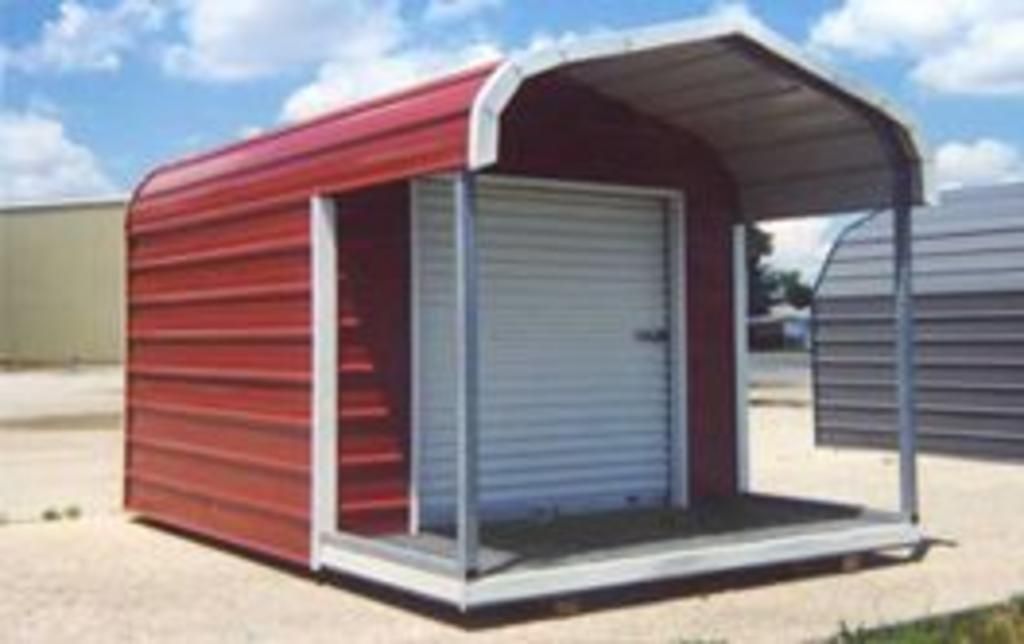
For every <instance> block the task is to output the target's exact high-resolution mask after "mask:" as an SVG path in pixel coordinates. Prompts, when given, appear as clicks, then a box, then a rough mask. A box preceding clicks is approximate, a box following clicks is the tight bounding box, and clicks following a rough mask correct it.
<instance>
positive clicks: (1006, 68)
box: [810, 0, 1024, 95]
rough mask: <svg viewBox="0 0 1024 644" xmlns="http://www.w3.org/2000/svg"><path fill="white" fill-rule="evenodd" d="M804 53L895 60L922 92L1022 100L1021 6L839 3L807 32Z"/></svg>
mask: <svg viewBox="0 0 1024 644" xmlns="http://www.w3.org/2000/svg"><path fill="white" fill-rule="evenodd" d="M810 43H811V46H812V47H814V48H816V49H819V50H823V51H826V52H828V51H841V52H847V53H850V54H853V55H855V56H859V57H864V58H877V57H882V56H901V57H904V58H907V59H909V60H910V61H911V64H912V66H913V67H912V71H911V77H912V78H913V79H914V80H915V81H916V82H918V83H919V84H921V85H922V86H924V87H928V88H930V89H934V90H937V91H942V92H951V93H962V94H989V95H999V94H1024V2H1020V1H1019V0H929V2H926V3H924V2H898V1H893V0H845V2H844V3H843V4H842V5H841V6H840V7H839V8H837V9H835V10H832V11H830V12H828V13H826V14H825V15H824V16H823V17H822V18H821V19H820V20H819V21H818V22H817V23H816V24H815V25H814V26H813V28H812V29H811V36H810Z"/></svg>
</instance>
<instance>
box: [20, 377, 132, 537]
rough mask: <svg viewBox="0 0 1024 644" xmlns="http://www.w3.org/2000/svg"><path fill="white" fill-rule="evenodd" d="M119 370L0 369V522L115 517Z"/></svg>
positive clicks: (118, 485) (118, 499)
mask: <svg viewBox="0 0 1024 644" xmlns="http://www.w3.org/2000/svg"><path fill="white" fill-rule="evenodd" d="M121 392H122V371H121V369H120V368H119V367H88V368H86V367H83V368H78V369H67V370H59V371H56V370H55V371H0V519H2V520H3V521H6V522H22V521H36V520H38V519H40V517H41V516H42V514H43V513H44V512H48V511H54V510H56V511H58V512H67V511H68V510H72V511H77V512H80V513H84V514H87V515H97V514H109V513H114V512H118V511H119V508H120V502H121V476H120V468H121V454H122V451H121V431H120V430H121Z"/></svg>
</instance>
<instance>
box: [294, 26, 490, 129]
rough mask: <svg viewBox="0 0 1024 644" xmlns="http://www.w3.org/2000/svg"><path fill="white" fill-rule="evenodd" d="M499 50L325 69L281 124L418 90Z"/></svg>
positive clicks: (443, 51) (407, 56) (430, 53)
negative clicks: (431, 79)
mask: <svg viewBox="0 0 1024 644" xmlns="http://www.w3.org/2000/svg"><path fill="white" fill-rule="evenodd" d="M499 54H500V50H499V49H498V48H497V46H495V45H493V44H490V43H486V42H481V43H478V44H475V45H470V46H467V47H462V48H455V49H448V48H421V49H407V50H398V51H395V52H394V53H385V54H382V55H379V56H366V57H357V56H350V57H343V58H338V59H336V60H332V61H329V62H327V63H324V64H323V65H322V66H321V67H320V70H319V71H318V72H317V76H316V79H315V80H313V82H311V83H309V84H307V85H305V86H303V87H300V88H299V89H297V90H296V91H295V92H293V93H292V94H291V96H289V97H288V99H287V100H286V101H285V103H284V107H283V108H282V111H281V118H282V119H283V120H286V121H295V120H299V119H304V118H308V117H310V116H314V115H316V114H320V113H322V112H325V111H327V110H330V109H332V108H336V107H338V106H340V105H344V104H346V103H351V102H353V101H357V100H359V99H365V98H368V97H371V96H378V95H380V94H383V93H386V92H389V91H392V90H396V89H399V88H401V87H403V86H407V85H411V84H414V83H415V82H417V81H420V80H422V79H423V78H424V77H429V76H436V75H439V74H442V73H447V72H450V71H454V70H456V69H459V68H465V67H468V66H470V65H473V64H476V63H481V62H483V61H485V60H490V59H494V58H496V57H497V56H498V55H499Z"/></svg>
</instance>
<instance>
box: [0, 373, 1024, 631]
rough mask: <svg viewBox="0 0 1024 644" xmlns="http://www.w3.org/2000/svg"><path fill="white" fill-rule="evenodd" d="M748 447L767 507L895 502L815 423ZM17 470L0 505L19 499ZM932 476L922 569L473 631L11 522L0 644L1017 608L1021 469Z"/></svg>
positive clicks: (242, 563)
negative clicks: (774, 499) (789, 497)
mask: <svg viewBox="0 0 1024 644" xmlns="http://www.w3.org/2000/svg"><path fill="white" fill-rule="evenodd" d="M2 388H3V387H0V389H2ZM790 389H793V387H790ZM4 433H5V430H3V429H0V435H3V434H4ZM107 434H108V435H113V436H115V438H116V436H117V434H116V433H111V432H107ZM47 435H48V436H54V437H55V439H56V437H57V435H53V434H50V433H47ZM75 435H78V434H75ZM751 435H752V450H751V452H752V454H753V457H754V463H753V468H752V481H753V483H754V487H755V489H757V490H759V491H765V492H776V493H789V494H801V495H805V496H818V497H831V498H836V499H844V500H854V501H861V502H869V503H872V504H874V505H879V506H886V505H888V506H889V507H892V505H893V504H894V502H895V488H896V479H895V464H894V461H893V459H892V457H891V456H888V455H884V454H879V453H874V452H866V451H836V450H831V449H815V448H814V447H813V445H812V434H811V426H810V415H809V412H808V410H807V409H806V408H801V407H798V406H794V405H792V404H784V405H781V406H775V405H771V404H766V405H761V406H758V407H756V408H755V411H754V414H753V418H752V428H751ZM68 436H70V434H68ZM64 440H65V437H64V436H61V437H60V438H59V440H55V442H64ZM8 449H9V447H7V445H6V444H5V445H4V446H3V448H2V451H0V454H4V455H5V456H4V458H10V456H9V455H7V451H8ZM95 449H103V448H102V447H100V446H99V445H98V444H97V446H96V447H95ZM82 453H83V454H84V453H85V452H84V451H83V452H82ZM108 462H112V463H115V464H116V463H117V462H118V461H117V459H116V458H115V459H108ZM6 463H7V462H6V461H0V464H2V465H0V467H2V469H0V490H3V489H5V488H8V487H14V488H16V489H18V490H21V491H22V492H24V490H25V489H26V487H25V483H24V482H23V481H19V480H16V479H15V476H17V472H18V471H17V470H14V476H12V475H11V470H10V469H9V468H8V467H7V466H6ZM69 466H70V464H69ZM921 478H922V481H921V483H922V499H923V504H924V507H923V512H924V518H925V528H926V531H927V532H928V534H929V535H930V536H932V537H934V538H936V539H938V540H940V543H939V544H938V545H936V546H935V547H934V548H932V549H931V551H930V552H929V554H928V556H927V557H926V558H925V559H924V560H923V561H920V562H917V563H900V564H899V565H872V566H869V567H867V568H865V569H863V570H861V571H860V572H856V573H845V574H840V573H832V574H803V575H793V574H792V573H787V574H785V575H783V577H784V578H780V577H779V575H780V574H781V573H779V574H777V575H776V576H775V577H774V578H772V577H764V576H759V577H757V578H753V579H743V580H736V583H726V584H723V583H717V584H714V585H711V586H709V585H707V584H703V585H700V586H697V585H693V584H690V585H687V584H675V585H672V586H671V587H665V588H662V589H659V590H658V591H655V592H650V593H647V594H644V595H640V597H641V598H642V599H643V601H637V602H628V603H627V602H624V601H622V600H623V599H625V598H626V596H627V595H623V594H622V593H618V594H617V595H618V596H615V597H612V598H611V601H609V600H608V599H609V598H607V597H606V598H602V600H600V601H598V600H584V602H583V610H582V611H581V612H579V613H578V614H573V615H569V616H561V617H558V616H554V615H553V614H552V612H551V611H550V610H548V606H547V605H545V606H544V607H542V608H536V607H535V608H531V609H530V610H528V611H523V610H516V611H512V612H509V611H503V612H501V613H497V614H492V615H486V616H484V617H481V618H477V619H475V620H474V621H473V622H464V621H461V620H458V619H455V618H454V616H453V615H452V614H451V613H449V612H447V611H444V610H437V609H434V610H428V609H427V608H426V607H424V606H422V605H420V604H409V603H408V602H404V601H401V600H399V599H398V598H396V597H394V596H390V595H386V596H385V597H384V598H383V599H384V600H382V598H381V597H379V596H377V595H375V594H373V593H368V592H366V589H365V588H362V589H353V583H352V582H349V581H343V582H340V583H338V584H328V583H318V582H316V581H314V580H311V579H309V578H307V577H305V576H303V575H301V574H296V573H294V572H289V571H286V570H282V569H279V568H275V567H272V566H268V565H265V564H263V563H260V562H257V561H253V560H249V559H246V558H244V557H242V556H239V555H236V554H233V553H231V552H227V551H225V550H221V549H216V548H211V547H209V546H207V545H204V544H202V543H200V542H198V541H195V540H192V539H188V538H184V537H181V536H178V535H175V534H171V533H169V532H165V531H161V530H158V529H155V528H151V527H148V526H146V525H143V524H138V523H133V522H131V521H129V520H128V519H127V518H125V517H123V516H119V515H110V514H107V515H100V516H91V517H88V518H85V519H82V520H78V521H58V522H50V523H41V522H35V523H15V524H10V525H7V526H6V527H2V528H0V588H2V589H3V591H0V641H12V642H38V641H46V642H49V641H62V640H72V639H73V640H75V641H76V642H109V641H126V642H135V641H139V642H141V641H188V642H205V641H229V642H235V641H237V642H250V641H274V642H277V641H304V642H320V641H323V642H327V641H339V640H342V641H346V642H364V641H379V642H396V641H401V642H435V641H444V642H449V641H458V640H463V639H467V638H473V639H474V640H482V641H507V642H524V641H526V642H535V641H536V642H550V641H566V642H568V641H601V642H635V641H645V642H646V641H650V642H673V641H675V642H678V641H685V640H689V639H705V640H706V639H720V640H723V639H724V640H728V641H735V642H787V641H806V640H808V639H817V638H822V637H825V636H828V635H830V634H833V633H835V632H836V631H837V629H838V627H839V624H840V623H841V622H846V623H847V624H850V625H853V626H858V625H865V626H868V625H876V624H880V623H891V622H894V621H903V620H908V619H913V618H917V617H921V616H925V615H929V614H935V613H942V612H947V611H951V610H957V609H961V608H966V607H970V606H975V605H979V604H985V603H989V602H994V601H999V600H1002V599H1005V598H1007V597H1009V596H1011V595H1013V594H1016V593H1021V592H1024V516H1022V511H1024V502H1022V500H1021V499H1022V498H1024V496H1022V493H1024V467H1021V466H1013V465H1007V464H992V463H984V462H980V461H966V460H956V459H951V458H946V457H923V458H921ZM81 480H85V478H83V479H81ZM37 496H38V495H37ZM2 498H5V497H0V499H2ZM629 597H632V595H629Z"/></svg>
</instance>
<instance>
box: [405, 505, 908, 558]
mask: <svg viewBox="0 0 1024 644" xmlns="http://www.w3.org/2000/svg"><path fill="white" fill-rule="evenodd" d="M899 521H900V518H899V517H898V516H897V515H895V514H892V513H886V512H880V511H877V510H867V509H864V508H861V507H856V506H849V505H839V504H833V503H823V502H818V501H810V500H805V499H792V498H783V497H773V496H763V495H743V496H738V497H734V498H727V499H718V500H715V501H709V502H704V503H700V504H698V505H695V506H693V507H691V508H688V509H686V510H679V509H674V508H634V509H625V510H617V511H613V512H601V513H594V514H585V515H576V516H560V517H555V518H553V519H550V520H545V521H539V520H538V521H524V520H519V521H501V522H495V523H485V524H484V525H483V526H482V529H481V548H480V573H481V574H482V575H487V574H493V573H498V572H508V571H512V570H516V571H519V570H524V571H525V570H540V569H547V568H551V567H555V566H565V565H569V564H576V563H588V562H595V561H606V560H609V559H620V558H628V557H635V556H644V555H650V554H657V553H661V552H666V551H673V550H687V549H700V548H706V547H709V546H729V545H739V544H747V543H752V542H756V541H759V540H765V539H776V538H784V537H787V536H805V535H809V534H814V533H819V532H820V533H825V532H830V531H835V530H842V529H846V528H856V527H865V526H871V525H878V524H888V523H898V522H899ZM387 539H388V540H389V541H390V542H392V543H393V544H395V545H400V546H403V547H405V548H412V549H415V550H419V551H421V552H427V553H430V554H433V555H440V556H443V557H446V558H453V557H454V552H455V550H454V547H455V541H454V534H453V531H452V530H451V529H450V528H448V529H440V530H435V531H431V532H423V533H420V534H418V535H392V536H390V537H387Z"/></svg>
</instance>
